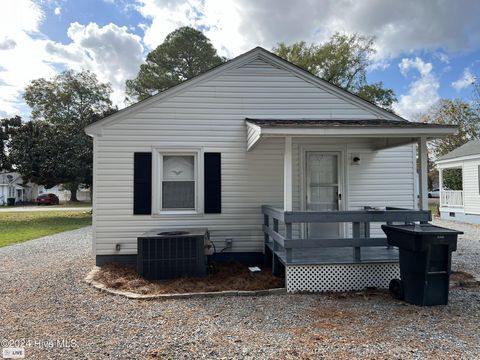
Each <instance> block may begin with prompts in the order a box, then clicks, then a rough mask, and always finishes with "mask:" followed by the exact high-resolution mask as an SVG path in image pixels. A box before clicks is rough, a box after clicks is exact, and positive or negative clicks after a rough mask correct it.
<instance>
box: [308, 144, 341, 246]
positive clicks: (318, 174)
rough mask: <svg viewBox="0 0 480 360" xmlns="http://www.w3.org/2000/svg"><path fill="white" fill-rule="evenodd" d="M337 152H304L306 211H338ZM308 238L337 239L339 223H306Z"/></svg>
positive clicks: (339, 195) (339, 183) (339, 185)
mask: <svg viewBox="0 0 480 360" xmlns="http://www.w3.org/2000/svg"><path fill="white" fill-rule="evenodd" d="M340 155H341V153H340V152H334V151H321V152H320V151H306V152H305V164H306V166H305V170H306V176H305V179H306V184H305V189H306V194H305V196H306V199H305V200H306V201H305V205H306V210H307V211H336V210H340V202H341V197H342V194H341V189H342V186H341V173H340V158H341V156H340ZM307 237H309V238H337V237H340V224H339V223H310V224H308V226H307Z"/></svg>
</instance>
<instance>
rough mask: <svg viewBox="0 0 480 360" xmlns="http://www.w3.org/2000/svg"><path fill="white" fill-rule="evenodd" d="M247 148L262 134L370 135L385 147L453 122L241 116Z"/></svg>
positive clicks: (437, 132)
mask: <svg viewBox="0 0 480 360" xmlns="http://www.w3.org/2000/svg"><path fill="white" fill-rule="evenodd" d="M245 121H246V124H247V128H248V132H247V149H248V150H251V149H253V147H254V146H255V145H256V144H257V143H258V142H259V141H260V140H261V139H262V138H264V137H284V136H293V137H345V136H348V137H373V138H379V141H377V144H376V145H375V146H376V148H378V149H382V148H388V147H393V146H399V145H403V144H408V143H412V142H415V141H417V139H418V138H419V137H426V138H438V137H442V136H446V135H451V134H454V133H455V132H456V130H457V127H456V126H455V125H437V124H426V123H418V122H410V121H406V120H405V121H402V120H385V119H364V120H350V119H345V120H342V119H252V118H246V119H245Z"/></svg>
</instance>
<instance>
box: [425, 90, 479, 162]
mask: <svg viewBox="0 0 480 360" xmlns="http://www.w3.org/2000/svg"><path fill="white" fill-rule="evenodd" d="M420 121H421V122H424V123H433V124H440V125H456V126H457V127H458V131H457V133H456V134H455V135H449V136H446V137H443V138H439V139H435V140H432V141H431V142H430V144H429V145H430V148H431V150H432V153H433V155H434V156H435V158H437V157H440V156H442V155H445V154H447V153H449V152H450V151H452V150H454V149H456V148H458V147H459V146H462V145H463V144H466V143H467V142H469V141H470V140H474V139H478V138H479V137H480V118H479V115H478V113H477V112H476V111H474V109H473V108H472V107H471V106H470V104H468V103H466V102H464V101H462V100H446V99H443V100H440V101H438V102H437V103H436V104H434V105H432V106H431V107H430V109H428V110H427V112H426V113H425V114H423V115H422V116H421V117H420Z"/></svg>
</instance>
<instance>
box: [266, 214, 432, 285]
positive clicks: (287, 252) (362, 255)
mask: <svg viewBox="0 0 480 360" xmlns="http://www.w3.org/2000/svg"><path fill="white" fill-rule="evenodd" d="M262 213H263V216H264V225H263V231H264V233H265V254H266V261H268V262H271V264H272V269H273V272H274V273H275V274H277V275H282V274H283V273H284V274H285V278H286V286H287V291H289V292H297V291H348V290H360V289H364V288H366V287H380V288H385V287H388V283H389V282H390V280H391V279H393V278H396V277H399V266H398V250H397V249H396V248H394V247H391V246H389V245H388V244H387V239H386V237H385V236H379V235H377V236H373V235H372V234H371V228H372V224H381V223H384V224H392V223H413V222H417V221H418V222H428V221H430V220H431V213H430V211H426V210H407V209H395V208H388V207H387V208H386V209H385V210H374V209H366V210H359V211H328V212H309V211H284V210H282V209H276V208H273V207H271V206H267V205H264V206H262ZM312 223H316V224H332V223H334V224H339V225H342V226H344V227H345V233H351V236H346V237H343V238H328V237H322V236H318V237H304V236H302V234H305V227H306V226H308V224H312ZM294 229H295V231H294ZM294 232H295V233H296V234H298V235H297V236H294ZM377 233H378V231H377ZM319 280H320V281H319Z"/></svg>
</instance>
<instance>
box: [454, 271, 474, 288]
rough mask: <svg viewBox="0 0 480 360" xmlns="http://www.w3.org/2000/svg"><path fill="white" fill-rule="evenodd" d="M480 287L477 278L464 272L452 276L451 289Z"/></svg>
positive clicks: (455, 272) (456, 272) (457, 272)
mask: <svg viewBox="0 0 480 360" xmlns="http://www.w3.org/2000/svg"><path fill="white" fill-rule="evenodd" d="M476 286H479V283H478V281H477V280H476V279H475V277H474V276H473V275H471V274H469V273H466V272H463V271H454V272H452V273H451V274H450V288H464V287H468V288H470V287H476Z"/></svg>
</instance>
